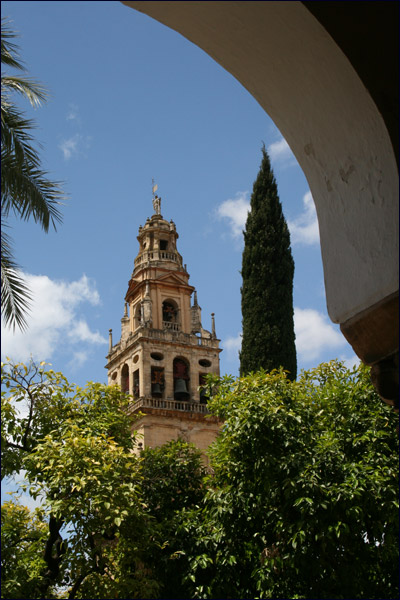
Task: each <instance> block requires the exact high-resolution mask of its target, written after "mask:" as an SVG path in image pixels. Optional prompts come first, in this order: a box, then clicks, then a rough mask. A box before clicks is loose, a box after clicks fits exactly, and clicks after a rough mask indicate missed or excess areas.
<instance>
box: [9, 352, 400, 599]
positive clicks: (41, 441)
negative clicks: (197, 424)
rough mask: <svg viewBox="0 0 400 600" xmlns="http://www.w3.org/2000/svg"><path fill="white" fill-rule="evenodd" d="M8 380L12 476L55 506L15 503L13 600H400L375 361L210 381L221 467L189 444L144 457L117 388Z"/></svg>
mask: <svg viewBox="0 0 400 600" xmlns="http://www.w3.org/2000/svg"><path fill="white" fill-rule="evenodd" d="M2 383H3V390H4V391H3V395H2V408H3V421H4V424H3V431H2V453H3V457H4V465H5V472H6V474H8V475H9V474H11V473H13V472H15V471H18V470H19V469H21V468H23V469H24V470H25V471H26V479H27V482H28V484H29V486H30V492H31V494H32V495H33V496H40V495H42V496H44V498H45V503H44V506H43V508H42V509H40V510H38V511H36V513H34V514H33V513H30V512H29V511H28V510H27V509H26V508H24V507H21V506H19V505H18V504H15V503H10V502H8V503H6V504H5V505H3V507H2V528H3V532H2V542H3V556H2V566H3V573H2V584H3V586H2V587H3V590H4V592H3V593H4V597H7V598H21V597H26V598H62V597H64V598H65V597H68V598H238V597H239V598H338V599H342V598H343V599H344V598H366V599H367V598H368V599H372V598H383V597H384V598H397V597H398V591H399V590H398V478H397V474H398V436H397V433H396V425H397V422H396V417H395V414H394V413H393V412H392V409H391V408H389V407H388V406H386V405H385V404H383V403H382V402H381V400H380V399H379V397H378V396H377V395H376V393H375V392H374V389H373V387H372V385H371V383H370V380H369V373H368V369H366V368H365V367H363V366H360V367H358V368H357V369H354V370H352V371H349V370H347V369H346V368H345V367H344V366H343V364H341V363H339V362H337V361H332V362H330V363H327V364H323V365H320V366H319V367H318V368H317V369H314V370H311V371H308V372H302V374H301V375H300V377H299V379H298V381H297V382H292V381H290V380H289V379H288V378H287V376H286V374H285V372H284V371H283V370H280V371H273V372H271V373H266V372H265V371H260V372H258V373H254V374H251V375H248V376H246V377H242V378H239V379H234V378H232V377H224V378H222V379H218V378H213V377H210V380H209V387H210V390H209V396H210V398H211V400H210V401H209V407H210V409H211V411H212V412H213V413H214V414H215V415H217V416H218V417H220V418H221V419H224V421H225V423H224V426H223V428H222V431H221V434H220V436H219V438H218V439H217V441H216V442H215V444H214V445H213V447H212V449H211V450H210V460H211V467H210V468H208V469H207V472H206V470H205V468H204V467H203V465H202V462H201V457H200V453H199V452H198V451H197V450H195V449H194V448H192V447H190V446H189V445H188V444H186V443H184V442H183V441H181V440H177V441H174V442H169V443H168V444H165V445H164V446H162V447H160V448H155V449H148V448H146V449H145V450H144V451H142V452H141V453H140V454H139V453H137V452H136V451H134V448H135V444H136V434H135V433H134V432H132V427H134V423H132V420H131V419H130V417H129V411H127V398H126V397H125V396H124V395H121V391H120V390H119V388H118V387H116V386H115V387H111V388H108V387H107V386H102V385H100V384H93V383H89V384H88V385H87V386H86V387H85V388H78V387H76V386H73V385H71V384H69V383H68V382H67V381H66V380H65V378H64V377H63V376H62V375H61V374H59V373H54V372H53V371H51V370H50V371H46V370H45V365H44V364H43V363H42V364H41V365H39V366H36V365H34V364H33V363H31V364H30V365H28V366H25V365H22V364H19V365H14V364H7V365H4V366H3V378H2ZM212 390H214V392H215V393H214V396H213V394H212V393H211V391H212ZM24 401H25V402H26V403H27V406H26V409H25V411H24V412H23V413H22V414H19V412H18V410H17V407H18V406H19V405H20V404H21V403H22V402H24Z"/></svg>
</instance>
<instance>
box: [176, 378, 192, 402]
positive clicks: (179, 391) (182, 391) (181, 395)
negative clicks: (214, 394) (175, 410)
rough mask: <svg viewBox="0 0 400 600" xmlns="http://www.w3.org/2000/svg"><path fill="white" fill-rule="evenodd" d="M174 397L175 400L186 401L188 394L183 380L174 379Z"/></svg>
mask: <svg viewBox="0 0 400 600" xmlns="http://www.w3.org/2000/svg"><path fill="white" fill-rule="evenodd" d="M174 396H175V398H176V399H177V400H187V399H188V398H189V392H188V389H187V384H186V381H185V380H184V379H175V386H174Z"/></svg>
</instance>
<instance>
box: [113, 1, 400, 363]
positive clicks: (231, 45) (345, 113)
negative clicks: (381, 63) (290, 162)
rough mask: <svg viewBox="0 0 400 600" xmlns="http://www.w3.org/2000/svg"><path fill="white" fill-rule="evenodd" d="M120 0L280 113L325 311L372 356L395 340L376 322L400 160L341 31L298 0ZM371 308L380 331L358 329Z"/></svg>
mask: <svg viewBox="0 0 400 600" xmlns="http://www.w3.org/2000/svg"><path fill="white" fill-rule="evenodd" d="M123 4H126V5H128V6H130V7H132V8H135V9H137V10H139V11H141V12H144V13H146V14H147V15H149V16H151V17H153V18H155V19H157V20H158V21H160V22H161V23H163V24H165V25H167V26H169V27H171V28H172V29H174V30H176V31H178V32H179V33H181V34H182V35H184V36H185V37H186V38H188V39H189V40H190V41H192V42H194V43H195V44H196V45H198V46H199V47H200V48H202V49H203V50H205V51H206V52H207V53H208V54H209V55H210V56H211V57H213V58H214V59H215V60H216V61H217V62H218V63H219V64H220V65H221V66H223V67H224V68H225V69H226V70H227V71H229V72H230V73H231V74H232V75H233V76H234V77H236V78H237V79H238V80H239V81H240V82H241V83H242V84H243V86H244V87H245V88H246V89H247V90H248V91H249V92H250V93H251V94H252V95H253V96H254V98H255V99H256V100H257V101H258V102H259V104H260V105H261V106H262V107H263V108H264V109H265V111H266V112H267V113H268V115H269V116H270V117H271V118H272V119H273V121H274V122H275V123H276V125H277V127H278V128H279V129H280V131H281V133H282V134H283V136H284V137H285V139H286V140H287V142H288V143H289V145H290V147H291V149H292V151H293V153H294V154H295V156H296V158H297V160H298V162H299V164H300V166H301V167H302V169H303V171H304V174H305V176H306V178H307V180H308V183H309V186H310V189H311V192H312V194H313V198H314V201H315V204H316V209H317V215H318V221H319V228H320V238H321V252H322V260H323V267H324V277H325V288H326V297H327V308H328V313H329V316H330V318H331V319H332V321H334V322H335V323H340V324H341V328H342V331H343V332H344V333H345V335H346V337H347V338H348V339H349V341H350V343H352V345H353V347H354V349H355V351H356V352H357V353H358V355H359V356H360V357H361V358H362V359H363V360H365V361H366V362H369V363H373V362H375V361H377V360H379V359H381V358H384V357H385V354H386V355H388V354H390V353H393V352H394V351H396V350H398V336H397V338H396V336H395V338H396V339H397V342H396V339H395V338H393V339H391V340H390V341H389V342H387V341H386V342H385V341H384V340H383V334H382V331H381V333H379V331H380V330H382V324H381V320H382V318H381V317H382V315H381V313H382V311H380V308H379V307H382V306H386V304H385V303H387V302H389V303H390V302H392V300H393V298H395V297H396V296H397V297H398V169H397V163H396V159H395V154H394V151H393V146H392V140H391V138H390V136H389V133H388V130H387V128H386V124H385V121H384V119H383V117H382V115H381V113H380V112H379V110H378V108H377V106H376V104H375V102H374V100H373V99H372V97H371V95H370V93H369V91H368V90H367V88H366V87H365V85H364V83H363V81H362V79H361V78H360V77H359V75H358V73H357V72H356V70H355V68H354V67H353V66H352V64H351V62H350V61H349V59H348V58H347V56H346V55H345V54H344V53H343V51H342V50H341V49H340V47H339V46H338V45H337V43H336V42H335V41H334V39H333V38H332V37H331V36H330V35H329V34H328V32H327V31H326V29H325V28H324V27H323V26H322V25H321V24H320V22H319V21H318V20H317V19H316V18H315V17H314V16H313V14H312V13H311V12H310V11H309V10H308V9H307V8H306V6H305V5H304V3H302V2H290V1H277V2H275V1H265V2H226V1H224V2H218V1H217V2H201V1H200V2H197V1H190V2H154V1H152V2H146V1H145V2H135V1H128V2H123ZM314 4H322V3H318V2H317V3H314ZM346 4H347V3H346ZM350 4H351V3H350ZM390 306H392V304H391V305H390ZM376 310H378V313H379V314H378V313H377V314H378V317H377V318H378V321H379V324H378V325H377V324H376V323H375V326H374V327H375V329H376V331H375V330H374V331H373V332H372V333H371V334H370V335H372V338H373V339H372V338H371V339H369V340H365V339H363V340H361V338H362V337H363V336H364V334H363V332H362V326H360V327H359V328H358V330H357V323H358V322H360V323H361V322H363V323H364V325H365V318H364V317H365V315H366V314H367V315H368V314H369V311H372V312H374V311H375V312H376ZM385 310H386V309H383V312H385ZM379 311H380V312H379ZM375 312H374V314H375ZM389 312H390V315H392V314H393V307H392V308H391V309H390V311H389ZM385 314H386V313H385ZM390 318H391V317H390ZM360 319H361V320H360ZM363 319H364V321H363ZM374 319H375V321H376V318H375V317H374ZM379 319H381V320H379ZM386 321H387V318H386ZM354 323H356V325H355V327H354V326H353V325H354ZM389 328H390V323H389ZM349 332H350V333H349ZM381 334H382V343H383V346H382V347H380V348H379V350H377V352H375V354H374V352H372V353H371V351H370V349H369V350H367V349H366V346H368V345H369V346H370V347H375V348H377V346H379V345H380V343H381V342H380V341H379V340H378V338H379V335H381ZM360 336H361V338H360ZM367 337H368V336H367ZM387 337H388V336H387V335H386V338H387ZM392 337H393V336H392ZM396 343H397V347H396ZM385 344H386V345H385Z"/></svg>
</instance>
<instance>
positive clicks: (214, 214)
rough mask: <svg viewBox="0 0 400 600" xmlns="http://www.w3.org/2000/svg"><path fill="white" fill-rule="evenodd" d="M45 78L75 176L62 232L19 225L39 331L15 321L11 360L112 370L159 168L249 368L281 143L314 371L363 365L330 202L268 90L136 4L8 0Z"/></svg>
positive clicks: (302, 325) (49, 150) (34, 68)
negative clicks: (255, 87) (325, 230)
mask: <svg viewBox="0 0 400 600" xmlns="http://www.w3.org/2000/svg"><path fill="white" fill-rule="evenodd" d="M2 14H3V16H9V17H10V18H11V19H12V20H13V27H14V29H15V30H16V31H18V32H19V33H20V37H19V39H18V40H17V43H18V44H19V46H20V50H21V57H22V58H23V59H24V61H25V63H26V66H27V68H28V71H29V74H30V75H31V76H32V77H35V78H36V79H38V80H40V81H42V82H43V83H44V84H45V85H46V86H47V88H48V90H49V92H50V98H49V101H48V103H47V104H46V105H45V106H43V107H41V108H40V109H37V110H35V111H33V110H31V109H30V108H29V107H28V105H26V104H23V107H24V109H25V110H26V113H27V114H28V115H29V116H32V117H33V118H34V119H35V120H36V122H37V126H38V127H37V130H36V133H35V135H36V139H37V140H38V141H40V143H41V144H42V149H41V151H40V153H41V157H42V162H43V167H44V168H45V169H46V170H47V171H49V172H50V174H51V177H52V178H53V179H55V180H60V181H63V182H65V183H64V189H65V191H66V193H67V194H68V199H67V201H66V203H65V206H64V207H63V215H64V222H63V224H62V225H61V226H60V227H59V228H58V231H57V233H54V232H51V233H49V234H48V235H45V234H44V233H43V232H42V231H41V230H40V229H39V228H38V227H37V226H35V225H34V224H33V223H21V222H19V221H13V220H12V221H11V225H12V232H11V233H12V235H13V239H14V244H15V255H16V259H17V261H18V262H19V264H20V265H21V267H22V268H23V271H24V273H26V276H27V279H28V281H29V284H30V286H31V289H32V291H33V293H34V296H35V303H34V305H33V307H32V313H31V316H30V318H29V325H30V327H29V330H28V331H27V332H26V333H24V334H21V333H19V332H17V333H16V334H14V335H13V334H12V333H11V332H10V331H9V330H6V331H4V330H3V327H2V340H3V341H2V356H5V355H8V356H11V357H12V358H13V359H14V360H24V361H26V360H28V359H29V356H30V355H32V356H33V357H34V359H36V360H46V361H48V362H50V363H52V365H53V368H54V369H55V370H57V371H62V372H63V373H64V374H65V375H66V377H67V378H68V379H69V380H70V381H72V382H75V383H77V384H79V385H83V384H84V383H85V382H86V381H88V380H92V381H101V382H105V381H106V370H105V369H104V365H105V363H106V359H105V356H106V353H107V349H108V330H109V329H110V328H112V329H113V336H114V343H115V342H116V341H118V339H119V335H120V319H121V317H122V316H123V307H124V296H125V293H126V290H127V285H128V280H129V278H130V276H131V273H132V270H133V261H134V258H135V256H136V254H137V251H138V243H137V239H136V236H137V232H138V228H139V225H143V224H144V223H145V221H146V218H147V217H148V216H151V214H152V212H153V210H152V202H151V188H152V178H154V179H155V181H156V183H157V184H158V193H159V195H160V196H161V198H162V207H161V208H162V214H163V216H164V218H166V219H168V220H170V219H173V220H174V221H175V223H176V226H177V230H178V233H179V236H180V237H179V240H178V250H179V251H180V253H181V254H182V256H183V261H184V263H186V264H187V268H188V272H189V273H190V276H191V277H190V283H191V284H192V285H194V286H195V287H196V289H197V292H198V301H199V304H200V306H201V307H202V316H203V327H205V328H206V329H210V326H211V323H210V321H211V318H210V314H211V313H212V312H214V313H215V318H216V329H217V335H218V337H219V338H220V339H221V346H222V348H223V349H224V351H223V352H222V353H221V373H222V374H224V373H232V374H234V375H237V373H238V366H239V361H238V349H239V346H240V332H241V312H240V285H241V277H240V268H241V254H242V249H243V236H242V233H241V232H242V229H243V227H244V221H245V218H246V214H247V207H248V205H249V199H250V194H251V191H252V186H253V182H254V180H255V178H256V176H257V173H258V170H259V166H260V162H261V146H262V143H263V142H265V145H266V147H267V149H268V152H269V155H270V158H271V163H272V167H273V169H274V173H275V177H276V179H277V183H278V189H279V195H280V199H281V202H282V205H283V210H284V213H285V216H286V219H287V221H288V224H289V228H290V231H291V237H292V252H293V256H294V260H295V279H294V306H295V329H296V337H297V340H296V345H297V355H298V365H299V369H302V368H310V367H313V366H316V365H317V364H319V363H320V362H322V361H326V360H330V359H332V358H335V357H339V358H341V359H344V360H346V361H347V362H348V363H349V364H352V363H353V362H354V361H355V357H354V353H353V351H352V348H351V347H350V346H349V345H348V344H347V342H346V341H345V339H344V338H343V336H342V335H341V334H340V331H339V329H338V327H337V326H335V325H333V324H332V323H331V322H330V320H329V318H328V316H327V313H326V303H325V292H324V283H323V271H322V264H321V254H320V247H319V238H318V225H317V221H316V216H315V210H314V204H313V200H312V197H311V194H310V192H309V187H308V184H307V181H306V179H305V177H304V175H303V173H302V171H301V169H300V167H299V166H298V165H297V162H296V160H295V158H294V156H293V155H292V153H291V151H290V149H289V147H288V146H287V144H286V142H285V140H284V139H283V138H282V136H281V134H280V132H279V131H278V130H277V128H276V127H275V125H274V124H273V122H272V121H271V119H270V118H269V117H268V115H266V114H265V112H264V111H263V109H261V107H260V106H259V105H258V104H257V102H256V100H255V99H254V98H253V97H252V96H250V94H249V93H248V92H247V91H246V90H245V89H244V88H243V87H242V86H241V84H240V83H238V82H237V81H236V80H235V79H234V78H233V77H232V76H231V75H230V74H229V73H227V72H225V71H224V70H223V69H222V68H221V67H220V66H219V65H218V64H217V63H215V62H214V61H213V60H212V59H211V58H210V57H209V56H208V55H206V54H205V53H204V52H203V51H202V50H200V49H199V48H197V47H196V46H194V45H193V44H191V43H190V42H188V41H187V40H185V39H184V38H183V37H182V36H180V35H179V34H177V33H176V32H174V31H172V30H169V29H168V28H166V27H164V26H163V25H161V24H159V23H157V22H156V21H153V20H152V19H150V18H148V17H147V16H145V15H143V14H140V13H138V12H136V11H134V10H132V9H130V8H128V7H126V6H124V5H123V4H121V3H120V2H70V1H69V2H21V1H18V2H3V3H2Z"/></svg>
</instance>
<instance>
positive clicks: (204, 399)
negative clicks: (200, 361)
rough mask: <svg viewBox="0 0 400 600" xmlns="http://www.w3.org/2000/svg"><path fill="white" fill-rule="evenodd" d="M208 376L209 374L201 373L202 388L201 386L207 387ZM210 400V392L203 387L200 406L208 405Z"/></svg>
mask: <svg viewBox="0 0 400 600" xmlns="http://www.w3.org/2000/svg"><path fill="white" fill-rule="evenodd" d="M206 375H207V373H199V386H200V388H201V386H205V385H206V383H207V381H206ZM208 400H209V396H208V392H207V390H206V389H205V388H204V387H203V388H201V389H200V404H207V402H208Z"/></svg>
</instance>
